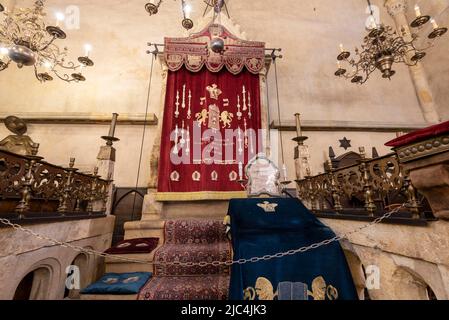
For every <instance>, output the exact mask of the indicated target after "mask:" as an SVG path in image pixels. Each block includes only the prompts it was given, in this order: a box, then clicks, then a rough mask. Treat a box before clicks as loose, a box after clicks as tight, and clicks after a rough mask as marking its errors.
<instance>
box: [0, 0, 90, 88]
mask: <svg viewBox="0 0 449 320" xmlns="http://www.w3.org/2000/svg"><path fill="white" fill-rule="evenodd" d="M44 6H45V0H37V1H35V3H34V6H33V7H31V8H19V9H15V10H13V11H7V10H6V9H5V7H4V6H3V5H1V4H0V71H3V70H5V69H7V68H8V67H9V66H10V64H11V62H14V63H16V64H17V67H18V68H22V67H23V66H33V67H34V73H35V76H36V78H37V79H38V80H39V81H41V82H46V81H51V80H53V75H54V76H56V77H57V78H59V79H61V80H63V81H66V82H72V81H75V82H79V81H85V80H86V78H85V77H84V76H83V74H82V70H83V68H84V67H91V66H93V65H94V63H93V61H92V60H91V59H90V58H89V52H90V50H91V49H92V48H91V46H90V45H86V46H85V50H86V52H85V55H84V56H81V57H79V58H78V63H74V62H72V61H66V58H67V55H68V49H67V48H66V47H64V48H62V49H61V48H60V47H59V46H58V45H56V40H63V39H65V38H66V37H67V35H66V33H65V32H64V31H63V30H62V29H61V28H60V27H59V23H60V22H61V21H62V20H63V19H64V16H63V15H62V14H59V15H57V19H56V25H47V23H46V22H45V20H44V19H45V17H46V13H45V11H44Z"/></svg>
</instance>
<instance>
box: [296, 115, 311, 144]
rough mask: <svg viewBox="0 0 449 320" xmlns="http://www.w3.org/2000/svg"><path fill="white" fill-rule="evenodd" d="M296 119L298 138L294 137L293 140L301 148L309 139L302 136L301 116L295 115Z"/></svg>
mask: <svg viewBox="0 0 449 320" xmlns="http://www.w3.org/2000/svg"><path fill="white" fill-rule="evenodd" d="M295 118H296V137H294V138H293V139H292V140H293V141H296V142H297V143H298V145H299V146H303V145H304V141H306V140H307V139H309V137H306V136H303V134H302V127H301V114H299V113H295Z"/></svg>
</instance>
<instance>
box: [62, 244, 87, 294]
mask: <svg viewBox="0 0 449 320" xmlns="http://www.w3.org/2000/svg"><path fill="white" fill-rule="evenodd" d="M73 267H74V268H73ZM91 269H92V268H91V267H90V256H89V255H87V254H86V253H80V254H78V255H77V256H76V257H75V258H74V259H73V261H72V263H71V264H70V265H68V266H67V267H66V270H65V273H66V275H67V277H66V278H65V283H64V288H65V290H64V299H79V297H80V290H81V289H83V288H85V287H86V286H87V285H88V284H89V283H90V279H91V273H92V270H91ZM72 280H73V282H72ZM70 284H73V285H74V287H71V286H70V287H68V285H70ZM78 285H79V287H78ZM77 287H78V288H77Z"/></svg>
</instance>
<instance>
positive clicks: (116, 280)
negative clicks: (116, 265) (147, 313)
mask: <svg viewBox="0 0 449 320" xmlns="http://www.w3.org/2000/svg"><path fill="white" fill-rule="evenodd" d="M151 276H152V273H151V272H132V273H106V274H105V275H104V276H103V277H101V279H100V280H98V281H97V282H95V283H93V284H91V285H90V286H88V287H87V288H85V289H83V290H81V294H137V293H139V291H140V289H141V288H142V287H143V286H144V285H145V283H147V281H148V279H150V278H151Z"/></svg>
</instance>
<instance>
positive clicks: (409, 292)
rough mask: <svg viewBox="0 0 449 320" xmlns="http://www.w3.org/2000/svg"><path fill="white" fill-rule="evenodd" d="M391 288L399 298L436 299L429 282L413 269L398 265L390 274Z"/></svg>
mask: <svg viewBox="0 0 449 320" xmlns="http://www.w3.org/2000/svg"><path fill="white" fill-rule="evenodd" d="M391 281H392V284H393V286H392V288H393V290H395V296H396V297H397V298H398V299H401V300H431V299H436V296H435V293H434V292H433V290H432V288H431V287H430V285H429V284H427V283H426V282H425V281H424V279H423V278H422V277H421V276H420V275H419V274H418V273H416V272H415V271H413V270H412V269H410V268H408V267H404V266H400V267H398V268H397V269H396V270H395V271H394V272H393V274H392V278H391Z"/></svg>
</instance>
